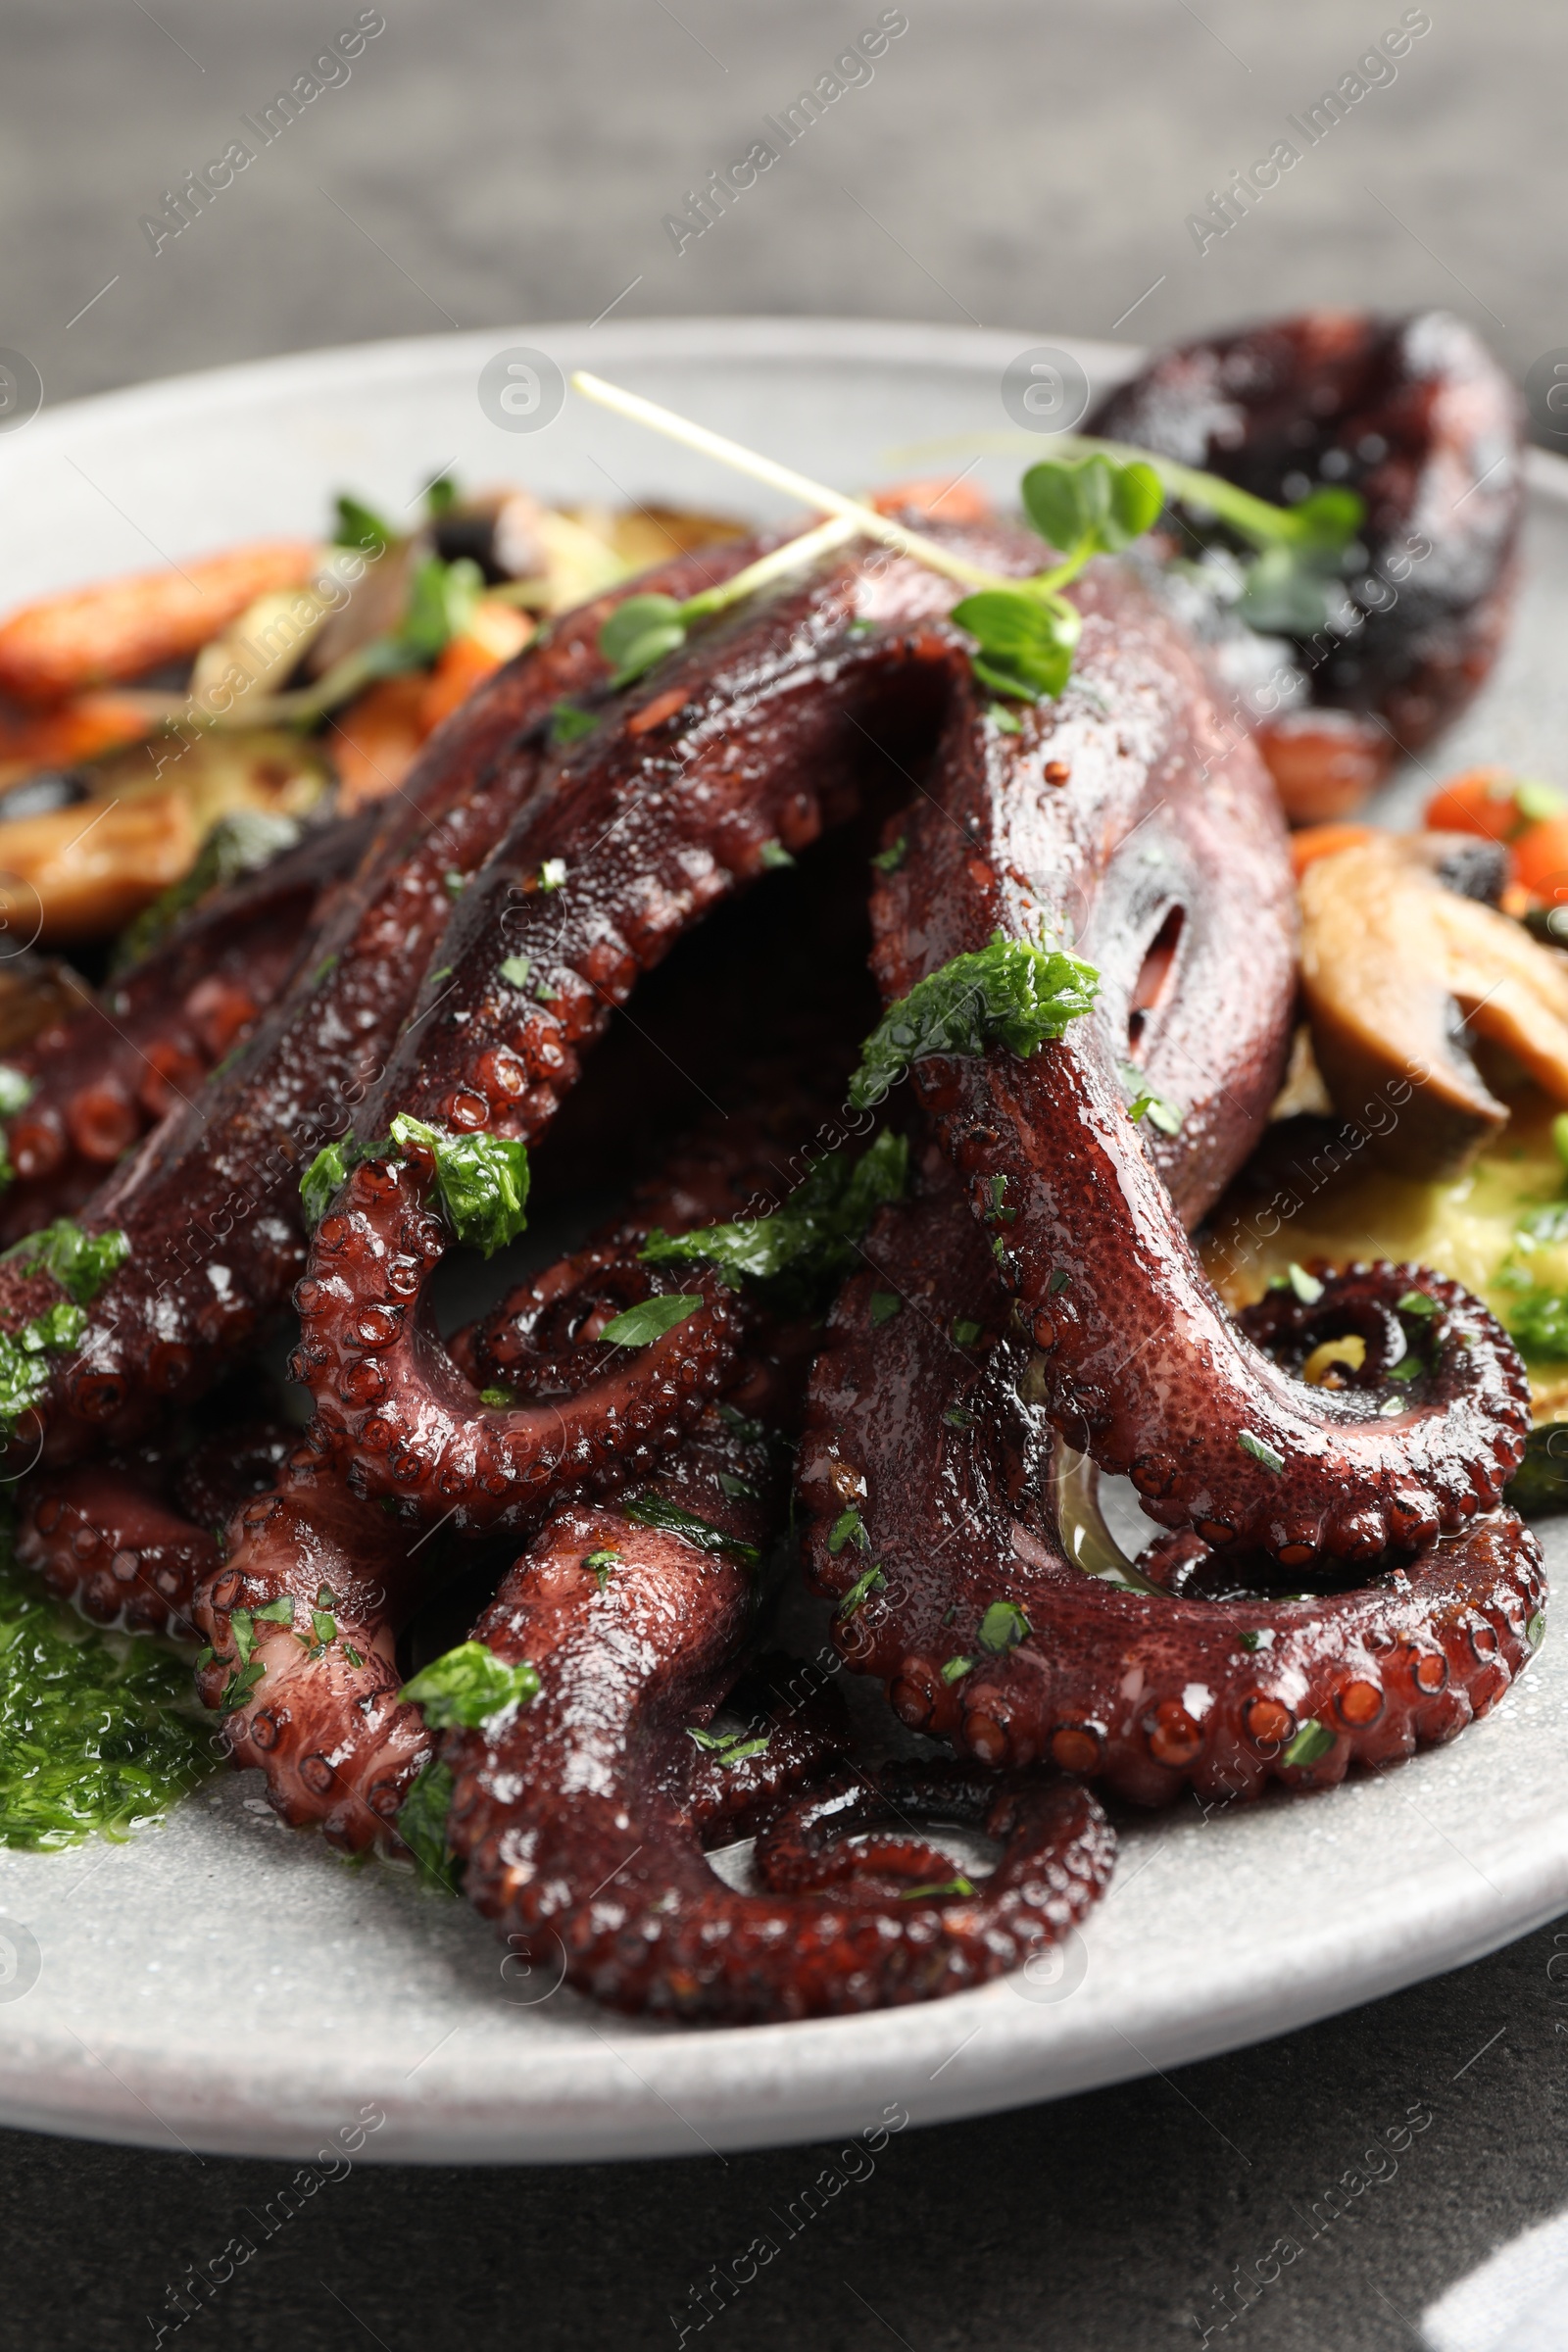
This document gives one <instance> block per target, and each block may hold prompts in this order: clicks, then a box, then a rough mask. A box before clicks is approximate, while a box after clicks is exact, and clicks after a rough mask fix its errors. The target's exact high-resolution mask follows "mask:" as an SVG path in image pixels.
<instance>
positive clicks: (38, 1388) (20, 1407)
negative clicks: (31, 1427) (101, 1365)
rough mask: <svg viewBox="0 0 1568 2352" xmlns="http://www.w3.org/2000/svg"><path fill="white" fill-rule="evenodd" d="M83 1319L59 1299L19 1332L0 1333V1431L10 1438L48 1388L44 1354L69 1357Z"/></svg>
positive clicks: (84, 1324) (83, 1326)
mask: <svg viewBox="0 0 1568 2352" xmlns="http://www.w3.org/2000/svg"><path fill="white" fill-rule="evenodd" d="M86 1331H87V1317H86V1314H85V1312H84V1311H83V1309H82V1308H81V1307H79V1306H72V1305H69V1304H68V1303H67V1301H66V1300H65V1299H60V1300H59V1301H58V1303H57V1304H56V1305H54V1306H51V1307H49V1308H48V1309H47V1310H46V1311H45V1312H44V1313H43V1314H41V1315H35V1316H34V1317H33V1319H32V1321H31V1322H30V1323H24V1324H23V1326H22V1328H21V1330H20V1331H16V1332H0V1428H3V1429H4V1430H5V1432H6V1434H7V1436H10V1435H11V1434H12V1433H13V1432H14V1431H15V1429H16V1425H17V1423H18V1421H19V1420H20V1419H21V1417H22V1415H23V1414H24V1413H25V1412H29V1411H30V1410H31V1408H32V1407H33V1406H34V1405H35V1404H36V1403H37V1402H38V1401H39V1399H40V1398H41V1397H43V1396H44V1394H45V1393H46V1391H47V1389H48V1387H49V1370H48V1367H47V1365H46V1364H45V1363H44V1361H43V1358H44V1354H45V1352H46V1351H47V1352H52V1353H56V1354H69V1353H70V1351H71V1350H72V1348H77V1347H79V1346H80V1345H81V1342H82V1340H83V1339H84V1337H85V1336H86Z"/></svg>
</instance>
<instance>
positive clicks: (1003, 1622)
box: [978, 1600, 1029, 1650]
mask: <svg viewBox="0 0 1568 2352" xmlns="http://www.w3.org/2000/svg"><path fill="white" fill-rule="evenodd" d="M1028 1632H1029V1620H1028V1618H1027V1617H1026V1616H1025V1615H1024V1613H1023V1611H1022V1609H1020V1608H1019V1606H1018V1604H1017V1602H1016V1601H1012V1600H994V1601H993V1602H992V1603H991V1606H990V1607H989V1608H988V1609H987V1611H986V1613H985V1615H984V1616H983V1617H982V1618H981V1620H980V1624H979V1628H978V1636H979V1642H980V1646H981V1648H982V1649H991V1650H1005V1649H1016V1648H1017V1646H1018V1644H1019V1642H1022V1641H1023V1640H1024V1639H1025V1638H1026V1637H1027V1635H1028Z"/></svg>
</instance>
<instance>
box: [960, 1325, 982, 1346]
mask: <svg viewBox="0 0 1568 2352" xmlns="http://www.w3.org/2000/svg"><path fill="white" fill-rule="evenodd" d="M983 1330H984V1325H983V1324H979V1323H969V1322H965V1321H962V1320H960V1321H958V1322H956V1323H955V1325H954V1326H953V1337H954V1340H955V1342H956V1345H957V1346H958V1347H960V1348H973V1347H974V1346H975V1345H976V1343H977V1342H978V1341H979V1339H980V1336H981V1333H982V1331H983Z"/></svg>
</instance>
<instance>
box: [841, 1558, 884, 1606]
mask: <svg viewBox="0 0 1568 2352" xmlns="http://www.w3.org/2000/svg"><path fill="white" fill-rule="evenodd" d="M887 1581H888V1580H887V1578H886V1577H885V1576H884V1575H883V1573H882V1571H881V1569H880V1568H878V1567H876V1566H875V1565H874V1564H873V1565H872V1566H871V1567H869V1568H864V1569H862V1570H861V1572H860V1574H859V1575H858V1577H857V1578H856V1580H855V1582H854V1584H853V1585H851V1587H850V1589H849V1591H848V1592H847V1593H845V1595H844V1597H843V1599H842V1600H841V1601H840V1602H839V1605H838V1608H837V1610H836V1611H835V1614H836V1615H837V1616H840V1617H853V1616H854V1615H855V1612H856V1610H857V1609H858V1607H859V1605H860V1603H861V1601H862V1600H865V1599H867V1598H869V1596H870V1594H871V1593H881V1592H885V1591H886V1589H887Z"/></svg>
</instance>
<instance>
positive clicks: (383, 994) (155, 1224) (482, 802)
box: [0, 547, 750, 1462]
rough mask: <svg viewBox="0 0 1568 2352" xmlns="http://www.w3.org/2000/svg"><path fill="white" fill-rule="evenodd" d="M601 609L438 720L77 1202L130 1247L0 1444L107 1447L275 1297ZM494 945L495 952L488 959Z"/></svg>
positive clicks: (225, 1358)
mask: <svg viewBox="0 0 1568 2352" xmlns="http://www.w3.org/2000/svg"><path fill="white" fill-rule="evenodd" d="M748 552H750V551H749V550H747V549H746V548H744V547H742V548H741V549H739V550H738V551H736V550H733V549H731V548H728V547H725V548H719V549H713V550H709V551H706V552H705V553H704V554H703V555H700V556H691V557H685V558H683V559H681V561H680V562H678V563H674V564H669V565H668V566H666V567H663V568H662V569H661V570H660V571H659V572H657V573H655V574H653V575H651V582H652V584H653V585H656V586H659V587H662V588H665V589H667V590H668V591H669V592H670V593H672V594H674V595H676V596H683V595H690V594H692V593H694V592H695V591H696V590H697V589H698V588H700V587H704V586H707V585H709V584H710V583H711V581H712V580H714V579H716V578H721V577H725V576H727V574H728V573H729V571H730V570H732V569H735V568H738V566H739V564H741V563H742V562H744V561H745V559H746V556H747V554H748ZM610 610H611V600H608V599H606V600H601V601H600V602H598V603H596V604H593V605H587V606H584V607H583V608H582V609H581V610H580V611H579V612H576V613H569V614H567V615H565V616H564V618H563V619H562V620H561V621H560V622H558V623H557V624H556V625H555V626H554V627H553V629H552V630H551V632H550V633H549V634H548V635H547V636H546V637H544V638H543V639H542V640H540V641H539V642H538V644H537V645H536V646H533V647H530V648H528V649H527V650H526V651H525V652H523V653H522V654H520V655H519V656H518V657H517V659H516V660H515V662H511V663H510V664H508V666H507V667H506V668H504V669H502V670H499V671H498V672H496V674H495V676H494V677H493V678H491V679H490V680H488V681H487V682H486V683H485V684H484V685H483V686H482V687H480V688H479V690H478V691H477V692H476V693H475V694H474V695H473V696H472V698H471V699H470V700H469V701H468V702H467V703H466V704H465V705H464V706H463V707H462V708H461V710H459V711H456V712H455V713H454V714H453V716H452V717H451V718H450V719H449V720H448V721H447V722H446V724H445V725H444V726H442V727H441V728H439V729H438V730H437V731H436V733H435V735H433V736H432V737H431V739H430V742H429V744H428V746H427V747H426V749H425V750H424V752H423V753H422V754H421V756H420V759H419V760H418V762H417V765H416V767H415V769H414V771H413V773H412V774H411V776H410V777H409V779H408V781H407V783H406V784H405V786H404V787H403V789H402V790H401V792H400V793H399V794H397V795H396V796H394V798H393V800H392V802H391V805H390V807H389V808H388V809H387V812H386V813H385V814H384V815H383V816H382V818H381V821H380V823H379V824H378V826H377V828H376V830H375V832H374V834H373V836H372V838H371V840H370V843H369V846H368V849H367V851H366V853H365V855H364V858H363V859H362V861H361V864H360V867H359V869H358V871H357V872H356V874H355V875H354V877H353V878H352V880H351V881H350V882H348V883H347V884H346V885H345V886H344V888H343V889H342V890H341V892H340V893H339V894H338V896H337V898H336V901H335V904H334V906H333V908H332V911H331V913H330V916H329V918H328V920H327V921H326V922H325V923H324V925H323V926H322V928H321V929H320V931H319V934H318V936H317V938H316V940H315V942H314V943H313V944H314V950H315V953H314V954H313V955H312V956H311V957H310V958H309V959H308V960H307V961H306V963H305V965H304V967H303V968H302V969H301V970H299V971H297V972H296V974H295V976H294V978H293V980H292V982H291V984H290V986H289V987H288V988H287V989H286V990H285V992H284V994H283V996H282V997H281V998H280V1000H279V1001H278V1002H277V1003H276V1004H275V1005H272V1007H271V1008H270V1011H269V1012H268V1013H267V1014H266V1015H265V1016H264V1018H263V1019H262V1020H261V1021H260V1022H259V1023H258V1025H257V1027H256V1029H255V1030H254V1032H253V1034H252V1035H251V1037H250V1039H249V1042H248V1043H247V1044H246V1045H245V1047H244V1048H243V1050H242V1051H241V1052H240V1053H239V1054H237V1055H236V1056H235V1057H234V1058H233V1059H232V1060H230V1061H229V1062H228V1063H227V1064H226V1065H225V1066H224V1067H223V1068H222V1069H221V1071H220V1072H218V1073H217V1074H216V1075H215V1076H214V1077H213V1079H212V1080H211V1081H210V1082H209V1083H208V1084H207V1085H206V1086H205V1087H204V1088H203V1089H202V1091H201V1097H200V1100H199V1101H193V1102H192V1103H190V1104H189V1105H187V1106H185V1107H182V1108H179V1109H178V1110H177V1115H175V1116H174V1117H172V1118H170V1119H168V1120H166V1121H165V1123H164V1124H163V1125H162V1126H161V1127H159V1128H158V1129H156V1130H155V1131H154V1133H153V1134H151V1135H150V1136H148V1137H147V1138H146V1140H145V1141H144V1143H143V1144H142V1145H141V1147H140V1148H139V1149H138V1150H137V1151H135V1152H133V1153H132V1154H131V1155H130V1156H129V1157H128V1158H127V1159H125V1160H123V1161H122V1162H121V1163H120V1164H119V1166H118V1167H117V1168H116V1169H115V1171H114V1173H113V1175H112V1176H111V1177H110V1179H109V1181H108V1183H107V1184H106V1185H105V1186H104V1187H103V1188H102V1189H101V1190H100V1191H99V1192H98V1193H97V1194H96V1195H95V1196H94V1197H93V1199H92V1200H91V1201H90V1202H89V1203H88V1204H87V1205H86V1207H85V1209H84V1211H83V1218H82V1221H83V1223H84V1225H85V1226H86V1227H87V1228H88V1229H89V1230H90V1231H92V1232H109V1231H114V1230H117V1229H118V1230H120V1231H122V1232H123V1233H124V1234H125V1235H126V1236H127V1238H128V1240H129V1243H130V1251H129V1255H128V1256H127V1257H126V1258H125V1260H124V1262H123V1265H122V1266H121V1267H120V1269H119V1271H118V1272H117V1273H116V1274H115V1275H114V1277H113V1278H112V1279H111V1280H110V1281H109V1282H108V1283H107V1284H106V1285H105V1287H104V1288H103V1290H102V1291H101V1292H100V1293H99V1295H98V1297H97V1299H95V1300H94V1301H93V1303H92V1306H91V1309H90V1315H89V1322H88V1327H87V1331H86V1333H85V1335H84V1337H83V1338H82V1340H81V1342H80V1344H79V1346H78V1347H77V1348H74V1349H73V1351H72V1352H71V1354H70V1355H69V1356H68V1357H63V1358H62V1359H61V1360H60V1362H59V1365H58V1368H53V1367H52V1370H53V1377H52V1379H51V1382H50V1385H49V1388H48V1391H47V1393H46V1394H45V1395H44V1396H43V1397H42V1398H41V1399H40V1401H39V1403H38V1406H37V1408H36V1410H35V1411H33V1412H31V1413H29V1414H27V1415H25V1417H24V1419H23V1421H22V1422H21V1423H20V1424H19V1427H18V1431H17V1439H16V1444H15V1446H14V1448H13V1450H14V1453H15V1455H16V1456H17V1457H18V1458H19V1459H20V1460H22V1461H24V1462H25V1461H28V1460H31V1459H33V1458H35V1457H36V1456H37V1454H38V1451H39V1448H40V1445H41V1446H42V1448H43V1453H44V1457H45V1458H46V1459H48V1460H70V1459H73V1458H75V1457H77V1456H79V1455H81V1454H83V1453H88V1452H94V1451H99V1450H102V1449H103V1448H105V1447H106V1446H111V1445H114V1444H116V1443H121V1442H123V1441H124V1440H125V1439H126V1438H129V1437H133V1436H134V1435H136V1434H137V1433H138V1432H139V1431H141V1430H142V1429H145V1428H147V1427H149V1426H150V1425H151V1424H152V1423H154V1422H155V1421H156V1420H157V1418H158V1417H159V1415H160V1414H161V1413H163V1412H166V1411H167V1410H169V1409H170V1408H171V1407H172V1405H175V1404H178V1403H180V1402H181V1401H184V1400H186V1399H188V1398H190V1397H195V1396H198V1395H200V1394H201V1393H202V1391H203V1390H205V1389H206V1388H208V1387H210V1386H211V1385H212V1383H213V1382H214V1380H215V1379H216V1378H217V1377H218V1374H219V1372H220V1371H221V1368H222V1367H223V1366H224V1365H225V1364H226V1363H228V1362H230V1361H232V1359H233V1356H234V1354H235V1352H236V1350H238V1349H239V1348H242V1347H244V1346H245V1345H246V1344H247V1343H248V1342H249V1341H250V1340H251V1339H252V1338H253V1337H254V1336H255V1334H256V1333H257V1331H258V1329H259V1328H260V1327H262V1326H263V1325H264V1324H265V1322H266V1320H267V1319H268V1318H269V1317H270V1316H271V1315H273V1314H275V1313H277V1312H279V1311H280V1310H281V1309H282V1307H283V1306H284V1304H285V1302H286V1301H287V1299H288V1296H289V1292H290V1289H291V1287H292V1285H293V1284H294V1283H295V1282H296V1281H297V1280H298V1278H299V1276H300V1274H301V1272H302V1271H303V1268H304V1260H305V1232H304V1223H303V1217H302V1212H301V1203H300V1196H299V1184H300V1178H301V1175H302V1174H303V1172H304V1169H305V1168H306V1167H307V1166H308V1165H309V1163H310V1160H311V1158H312V1156H313V1154H314V1153H315V1152H316V1151H317V1150H318V1149H319V1146H320V1145H322V1144H323V1143H325V1142H327V1141H328V1140H330V1138H332V1137H333V1136H338V1135H341V1134H342V1133H343V1132H344V1130H345V1128H346V1127H347V1126H348V1124H349V1121H350V1118H351V1116H352V1114H353V1112H354V1110H355V1108H356V1107H357V1106H358V1105H359V1104H360V1103H363V1102H364V1100H365V1098H366V1096H367V1094H368V1092H369V1091H370V1089H371V1087H372V1086H373V1085H374V1084H375V1083H376V1080H377V1078H378V1077H379V1076H380V1075H381V1073H382V1072H383V1071H384V1070H385V1068H386V1065H387V1062H388V1060H389V1057H390V1055H391V1054H392V1051H393V1047H394V1043H395V1041H396V1038H397V1035H398V1032H399V1030H400V1029H401V1028H402V1026H403V1024H404V1021H405V1018H406V1016H407V1015H408V1013H409V1011H410V1009H411V1006H412V1004H413V1000H414V997H415V994H416V991H417V987H418V984H419V981H420V978H421V976H422V974H423V972H424V970H425V967H426V965H427V964H428V963H429V962H430V961H431V960H432V959H433V956H434V952H435V950H436V948H437V945H438V943H439V941H440V938H441V935H442V933H443V931H444V930H445V929H446V927H447V923H448V920H449V917H450V916H451V914H452V909H453V903H454V894H455V893H460V892H461V891H462V890H463V889H464V887H465V885H466V882H467V881H468V879H469V878H470V876H471V875H472V874H473V873H474V872H475V871H476V870H477V868H478V867H479V866H480V865H481V864H482V862H483V861H484V859H485V858H487V857H488V856H489V854H490V852H491V851H492V850H493V849H494V848H495V846H496V844H497V843H498V842H499V841H500V840H501V839H502V838H503V837H504V836H505V834H506V832H507V829H508V827H509V825H510V824H511V823H512V820H513V819H514V817H515V814H516V812H517V810H518V809H519V808H521V807H522V806H523V805H524V804H528V805H530V806H532V807H533V808H534V809H535V810H536V811H537V812H538V813H539V815H540V818H541V821H542V819H543V814H544V811H545V809H547V808H548V804H549V792H548V788H547V789H546V791H545V793H544V796H543V799H542V800H541V796H540V780H541V774H542V771H543V770H544V769H545V767H546V765H547V755H548V738H549V734H550V728H551V724H552V718H553V714H554V713H555V711H557V709H558V707H559V706H560V704H561V703H562V701H563V700H564V699H565V698H571V697H580V696H581V695H583V694H585V693H590V692H592V691H593V690H594V689H596V688H599V687H602V686H603V683H604V681H605V677H606V664H605V662H604V661H603V659H602V657H601V656H600V653H599V650H598V637H599V630H600V628H601V627H602V625H603V623H604V620H605V618H606V615H607V613H609V611H610ZM503 952H504V951H503ZM62 1296H63V1294H62V1293H61V1292H60V1290H59V1287H58V1286H57V1285H56V1284H55V1283H54V1281H53V1279H52V1278H51V1277H50V1276H49V1275H48V1274H45V1273H38V1272H35V1271H28V1270H27V1269H25V1268H19V1267H17V1266H16V1265H4V1266H0V1325H3V1326H4V1328H6V1329H7V1330H15V1329H18V1328H20V1327H21V1326H23V1325H24V1324H25V1323H26V1322H27V1321H29V1320H30V1319H32V1318H34V1317H36V1316H38V1315H40V1314H43V1313H46V1312H47V1311H48V1310H49V1309H50V1308H51V1307H52V1306H56V1305H58V1304H59V1303H60V1302H61V1299H62Z"/></svg>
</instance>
